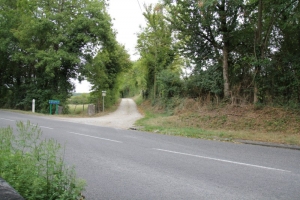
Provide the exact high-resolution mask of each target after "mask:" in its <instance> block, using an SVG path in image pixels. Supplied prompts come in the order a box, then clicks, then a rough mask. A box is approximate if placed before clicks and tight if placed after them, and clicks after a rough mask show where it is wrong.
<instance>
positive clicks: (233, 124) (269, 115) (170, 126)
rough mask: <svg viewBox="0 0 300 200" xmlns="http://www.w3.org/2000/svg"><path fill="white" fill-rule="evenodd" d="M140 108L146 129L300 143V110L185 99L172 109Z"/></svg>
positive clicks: (144, 103) (214, 137) (145, 103)
mask: <svg viewBox="0 0 300 200" xmlns="http://www.w3.org/2000/svg"><path fill="white" fill-rule="evenodd" d="M139 109H140V110H142V112H143V113H144V115H145V118H143V119H140V120H139V121H138V122H137V123H136V125H138V126H140V127H142V129H143V130H145V131H150V132H156V133H161V134H168V135H179V136H184V137H193V138H203V139H212V140H228V141H232V140H235V139H243V140H252V141H261V142H272V143H280V144H291V145H300V113H299V112H296V111H290V110H285V109H283V108H274V107H264V108H260V109H257V108H255V107H254V106H249V105H248V106H233V105H222V106H220V105H219V106H212V105H201V102H197V101H195V100H191V99H185V100H183V101H182V102H181V103H180V104H179V105H177V106H176V108H175V109H174V110H173V111H172V112H165V111H164V110H163V109H161V108H159V107H158V106H156V107H155V106H154V107H152V106H151V104H150V102H143V103H141V104H140V105H139ZM167 113H171V114H167Z"/></svg>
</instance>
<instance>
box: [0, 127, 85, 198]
mask: <svg viewBox="0 0 300 200" xmlns="http://www.w3.org/2000/svg"><path fill="white" fill-rule="evenodd" d="M41 134H42V132H41V130H40V129H39V128H38V127H37V126H32V124H30V122H29V121H28V122H27V124H24V123H23V122H17V133H16V134H13V129H12V128H10V127H8V128H1V129H0V160H1V162H0V177H2V178H3V179H5V180H6V181H7V182H8V183H9V184H10V185H11V186H12V187H13V188H14V189H15V190H17V191H18V192H19V194H20V195H21V196H23V197H24V198H25V199H27V200H35V199H49V200H50V199H79V198H80V194H81V191H83V190H84V187H85V182H84V181H83V180H78V179H77V178H76V173H75V170H74V167H71V168H70V167H67V166H66V165H65V164H64V159H63V155H62V150H63V149H62V147H61V145H60V144H59V143H57V142H56V141H55V140H53V139H45V140H42V139H41Z"/></svg>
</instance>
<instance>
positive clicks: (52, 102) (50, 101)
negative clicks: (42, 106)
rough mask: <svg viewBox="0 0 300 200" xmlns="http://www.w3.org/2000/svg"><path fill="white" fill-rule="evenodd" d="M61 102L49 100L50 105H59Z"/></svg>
mask: <svg viewBox="0 0 300 200" xmlns="http://www.w3.org/2000/svg"><path fill="white" fill-rule="evenodd" d="M59 103H60V101H59V100H49V104H59Z"/></svg>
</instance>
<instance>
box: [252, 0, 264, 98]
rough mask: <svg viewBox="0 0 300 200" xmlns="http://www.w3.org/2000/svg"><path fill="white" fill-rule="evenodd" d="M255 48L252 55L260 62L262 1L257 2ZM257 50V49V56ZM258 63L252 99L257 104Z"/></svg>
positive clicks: (261, 49)
mask: <svg viewBox="0 0 300 200" xmlns="http://www.w3.org/2000/svg"><path fill="white" fill-rule="evenodd" d="M255 42H256V48H255V49H254V51H255V52H254V53H255V55H256V59H257V60H258V61H259V60H261V58H262V56H263V52H262V51H263V45H262V0H259V2H258V19H257V32H256V41H255ZM257 48H258V49H259V52H258V53H259V54H258V55H257V53H256V52H257V51H256V50H257ZM260 68H261V66H260V63H258V64H257V65H256V66H255V75H254V76H255V77H254V91H253V92H254V98H253V103H257V102H258V95H259V89H258V88H259V85H258V82H257V77H259V76H260Z"/></svg>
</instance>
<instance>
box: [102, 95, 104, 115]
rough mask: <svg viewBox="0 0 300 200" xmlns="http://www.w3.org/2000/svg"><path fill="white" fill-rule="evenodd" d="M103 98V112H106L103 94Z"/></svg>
mask: <svg viewBox="0 0 300 200" xmlns="http://www.w3.org/2000/svg"><path fill="white" fill-rule="evenodd" d="M102 98H103V112H104V96H102Z"/></svg>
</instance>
